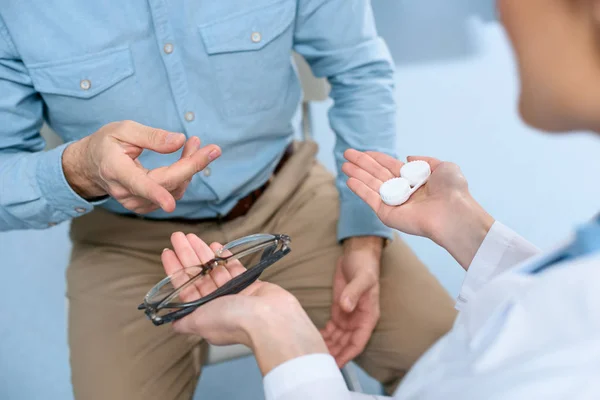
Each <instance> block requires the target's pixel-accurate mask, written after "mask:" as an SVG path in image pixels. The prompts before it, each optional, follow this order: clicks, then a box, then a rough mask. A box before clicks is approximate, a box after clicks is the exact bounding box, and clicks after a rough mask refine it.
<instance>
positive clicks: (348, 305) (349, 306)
mask: <svg viewBox="0 0 600 400" xmlns="http://www.w3.org/2000/svg"><path fill="white" fill-rule="evenodd" d="M344 305H345V307H346V309H347V310H349V311H352V310H353V309H354V304H353V303H352V300H350V297H346V298H345V299H344Z"/></svg>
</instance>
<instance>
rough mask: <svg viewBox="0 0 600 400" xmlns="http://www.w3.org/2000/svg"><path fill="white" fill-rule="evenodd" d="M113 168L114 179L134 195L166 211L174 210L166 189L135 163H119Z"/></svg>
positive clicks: (169, 194) (172, 199)
mask: <svg viewBox="0 0 600 400" xmlns="http://www.w3.org/2000/svg"><path fill="white" fill-rule="evenodd" d="M119 164H120V165H118V166H117V167H116V169H115V180H116V181H117V182H118V183H119V184H120V185H121V186H123V187H125V189H127V190H129V192H130V193H131V194H133V195H135V196H138V197H142V198H144V199H147V200H149V201H151V202H152V203H154V204H156V205H157V206H159V207H160V208H162V209H163V210H165V211H166V212H172V211H174V210H175V199H174V198H173V196H172V195H171V193H169V191H168V190H167V189H165V188H164V187H162V186H161V185H159V184H158V183H156V182H155V181H153V180H152V179H150V178H149V177H148V175H147V174H146V173H145V172H144V171H143V170H142V169H140V168H139V167H137V166H136V165H135V163H134V162H133V161H132V160H130V161H129V162H124V163H119Z"/></svg>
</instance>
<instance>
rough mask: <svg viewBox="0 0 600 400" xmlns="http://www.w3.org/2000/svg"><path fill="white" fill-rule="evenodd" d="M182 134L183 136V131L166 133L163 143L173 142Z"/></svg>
mask: <svg viewBox="0 0 600 400" xmlns="http://www.w3.org/2000/svg"><path fill="white" fill-rule="evenodd" d="M182 136H184V137H185V135H184V134H183V133H174V132H172V133H169V134H168V135H167V138H166V139H165V143H167V144H169V143H173V142H175V141H177V140H178V139H179V138H181V137H182Z"/></svg>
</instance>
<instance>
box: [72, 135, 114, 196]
mask: <svg viewBox="0 0 600 400" xmlns="http://www.w3.org/2000/svg"><path fill="white" fill-rule="evenodd" d="M86 141H87V138H84V139H81V140H79V141H77V142H74V143H71V144H70V145H68V146H67V148H66V149H65V151H64V153H63V156H62V166H63V172H64V174H65V179H66V180H67V182H68V183H69V185H70V186H71V188H72V189H73V191H74V192H75V193H77V194H78V195H79V196H81V197H83V198H84V199H86V200H90V199H95V198H99V197H102V196H106V194H107V193H106V192H105V191H104V189H102V188H101V187H100V186H98V185H96V184H95V183H94V182H93V181H92V179H90V178H89V177H88V175H87V174H86V168H85V167H84V166H83V165H82V164H83V162H82V160H84V158H85V147H86V146H85V142H86Z"/></svg>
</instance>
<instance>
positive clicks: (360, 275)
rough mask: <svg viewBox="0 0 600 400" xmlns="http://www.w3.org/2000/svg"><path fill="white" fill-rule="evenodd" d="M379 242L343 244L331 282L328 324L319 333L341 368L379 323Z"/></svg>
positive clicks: (355, 240)
mask: <svg viewBox="0 0 600 400" xmlns="http://www.w3.org/2000/svg"><path fill="white" fill-rule="evenodd" d="M382 248H383V239H382V238H380V237H356V238H350V239H346V240H345V241H344V254H343V255H342V256H341V257H340V259H339V260H338V265H337V267H336V271H335V277H334V282H333V304H332V307H331V320H330V321H329V322H328V323H327V325H326V326H325V329H324V330H322V331H321V334H322V335H323V338H324V339H325V343H326V344H327V347H328V348H329V352H330V353H331V355H332V356H334V357H335V359H336V362H337V363H338V366H339V367H340V368H341V367H343V366H344V365H346V364H347V363H348V362H349V361H351V360H352V359H353V358H355V357H356V356H357V355H359V354H360V353H362V351H363V350H364V349H365V346H366V345H367V342H368V341H369V339H370V337H371V334H372V333H373V329H375V325H376V324H377V321H379V315H380V309H379V270H380V261H381V251H382Z"/></svg>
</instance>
